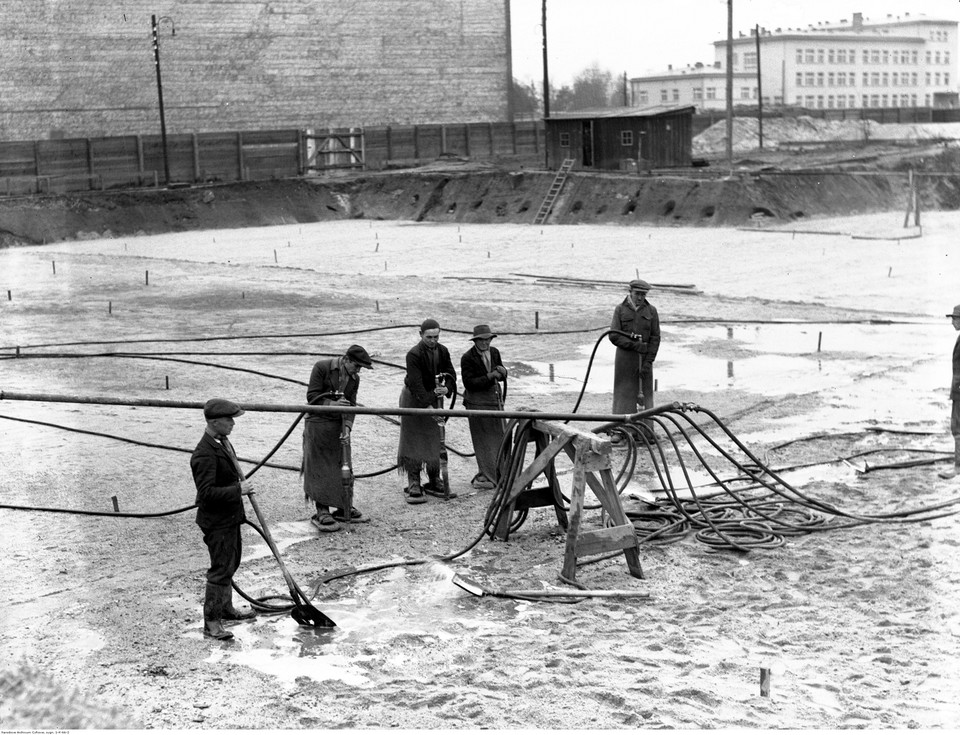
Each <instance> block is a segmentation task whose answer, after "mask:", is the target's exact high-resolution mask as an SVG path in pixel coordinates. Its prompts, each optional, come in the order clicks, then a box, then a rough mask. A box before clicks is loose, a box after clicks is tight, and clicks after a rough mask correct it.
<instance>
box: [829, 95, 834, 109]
mask: <svg viewBox="0 0 960 735" xmlns="http://www.w3.org/2000/svg"><path fill="white" fill-rule="evenodd" d="M833 102H834V99H833V95H832V94H830V95H827V107H828V108H829V109H831V110H832V109H833Z"/></svg>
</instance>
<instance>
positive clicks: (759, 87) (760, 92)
mask: <svg viewBox="0 0 960 735" xmlns="http://www.w3.org/2000/svg"><path fill="white" fill-rule="evenodd" d="M754 34H755V35H756V38H757V123H758V124H759V126H760V150H761V151H762V150H763V80H762V79H761V77H760V24H759V23H758V24H756V26H755V28H754Z"/></svg>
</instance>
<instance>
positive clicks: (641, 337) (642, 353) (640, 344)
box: [609, 278, 660, 431]
mask: <svg viewBox="0 0 960 735" xmlns="http://www.w3.org/2000/svg"><path fill="white" fill-rule="evenodd" d="M629 288H630V293H629V294H627V297H626V298H625V299H624V300H623V302H622V303H620V304H618V305H617V307H616V308H615V309H614V311H613V320H612V322H611V324H610V329H611V330H613V331H612V332H611V333H610V337H609V339H610V341H611V342H612V343H613V344H614V345H616V347H617V354H616V357H615V359H614V366H613V411H612V413H627V414H633V413H636V412H637V408H638V407H639V408H640V409H648V408H653V362H654V360H656V359H657V351H658V350H659V349H660V315H659V314H658V313H657V309H656V307H655V306H654V305H653V304H651V303H650V302H649V301H647V292H648V291H650V284H649V283H647V282H646V281H644V280H641V279H639V278H637V279H635V280H633V281H630V285H629ZM620 332H624V333H626V334H620ZM627 335H630V336H627ZM643 423H644V425H645V426H646V427H647V431H649V430H650V428H649V427H650V422H649V420H644V422H643Z"/></svg>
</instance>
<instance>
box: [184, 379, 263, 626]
mask: <svg viewBox="0 0 960 735" xmlns="http://www.w3.org/2000/svg"><path fill="white" fill-rule="evenodd" d="M242 415H243V409H241V408H240V406H238V405H237V404H236V403H233V402H232V401H228V400H225V399H223V398H211V399H210V400H209V401H207V402H206V404H204V407H203V416H204V418H205V419H206V422H207V427H206V430H205V431H204V432H203V437H202V438H201V439H200V442H199V443H198V444H197V448H196V449H194V450H193V455H192V456H191V457H190V469H191V471H192V472H193V482H194V484H195V485H196V487H197V499H196V504H197V525H198V526H200V530H201V531H203V542H204V543H205V544H206V545H207V550H208V551H209V553H210V568H209V569H208V570H207V585H206V594H205V597H204V601H203V634H204V636H206V637H208V638H215V639H217V640H228V639H230V638H233V633H231V632H230V631H228V630H226V629H225V628H224V627H223V621H224V620H248V619H250V618H253V617H255V616H256V614H255V613H254V612H253V611H248V612H241V611H239V610H237V609H236V608H235V607H234V606H233V599H232V597H233V591H232V589H231V585H232V584H233V575H234V573H235V572H236V571H237V569H238V568H239V567H240V555H241V552H242V548H241V543H240V524H242V523H243V522H244V521H246V514H245V513H244V511H243V497H242V496H243V495H249V494H251V493H252V492H253V491H254V490H253V483H251V482H250V480H247V479H244V475H243V471H242V470H241V469H240V462H239V460H238V459H237V454H236V452H235V451H234V449H233V445H231V444H230V440H229V439H228V438H227V436H228V435H229V434H230V432H231V431H233V425H234V421H233V420H234V418H235V417H237V416H242Z"/></svg>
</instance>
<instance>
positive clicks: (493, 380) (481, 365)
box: [460, 324, 507, 490]
mask: <svg viewBox="0 0 960 735" xmlns="http://www.w3.org/2000/svg"><path fill="white" fill-rule="evenodd" d="M496 336H497V335H496V334H494V333H493V332H491V331H490V327H489V326H488V325H486V324H478V325H477V326H475V327H474V328H473V336H472V337H471V338H470V339H471V340H472V341H473V347H471V348H470V349H469V350H467V351H466V352H464V353H463V356H462V357H461V358H460V377H461V379H462V380H463V407H464V408H466V409H481V410H485V411H502V410H503V394H504V391H503V388H502V387H501V384H502V383H503V382H504V381H505V380H506V379H507V369H506V368H505V367H504V366H503V360H501V359H500V350H498V349H497V348H496V347H493V346H492V345H491V344H490V343H491V341H492V340H493V338H494V337H496ZM468 422H469V424H470V438H471V439H472V440H473V451H474V454H475V455H476V458H477V467H478V469H479V470H480V471H479V472H478V473H477V474H476V475H475V476H474V478H473V480H471V482H470V484H471V485H472V486H473V487H475V488H477V489H481V490H486V489H490V488H493V487H496V482H497V455H498V454H499V453H500V444H501V442H502V441H503V434H504V431H505V425H504V420H503V419H501V418H495V417H483V416H471V417H470V418H469V419H468Z"/></svg>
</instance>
